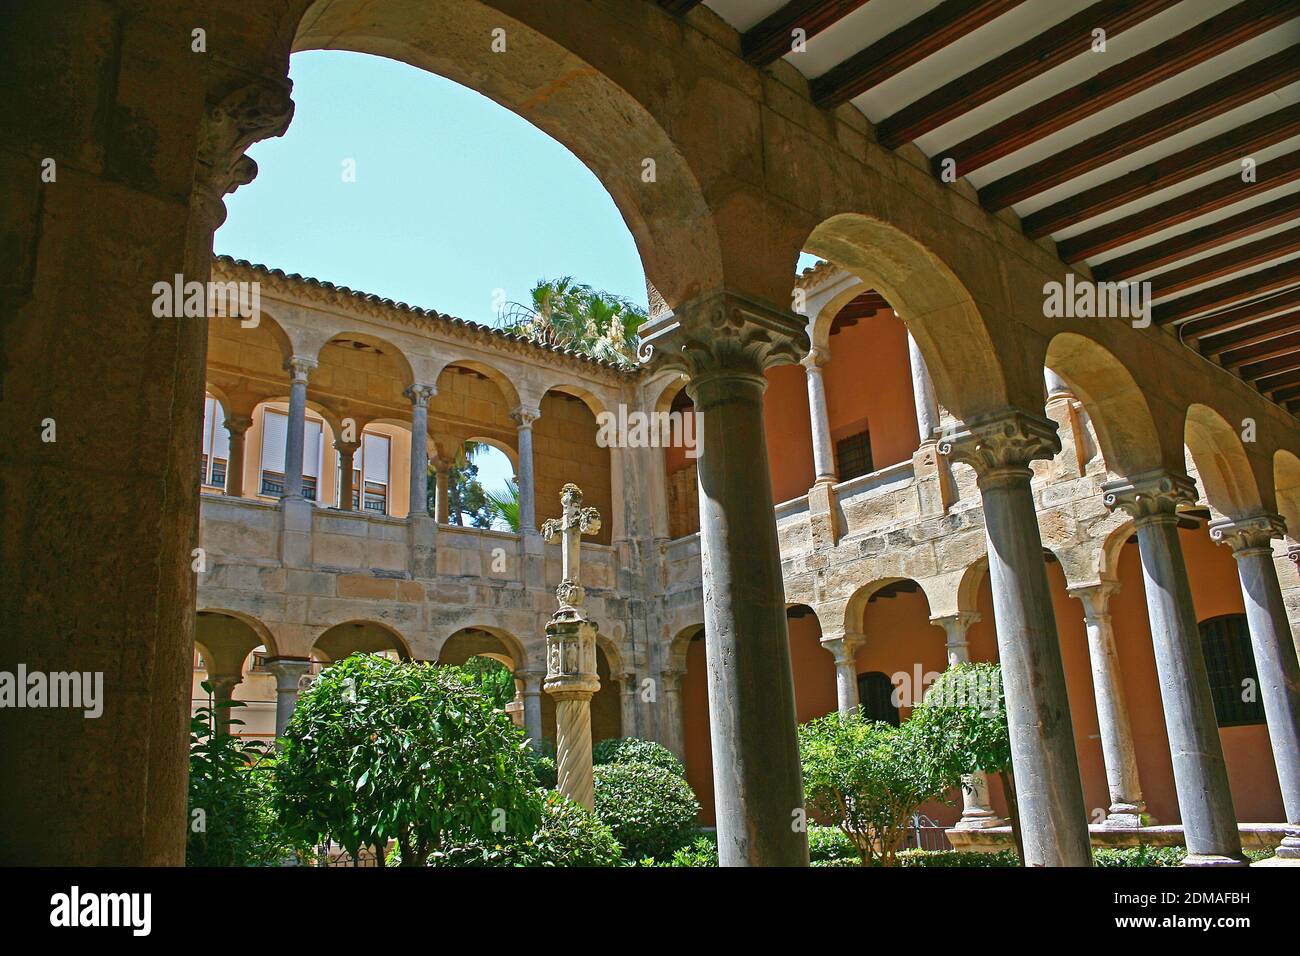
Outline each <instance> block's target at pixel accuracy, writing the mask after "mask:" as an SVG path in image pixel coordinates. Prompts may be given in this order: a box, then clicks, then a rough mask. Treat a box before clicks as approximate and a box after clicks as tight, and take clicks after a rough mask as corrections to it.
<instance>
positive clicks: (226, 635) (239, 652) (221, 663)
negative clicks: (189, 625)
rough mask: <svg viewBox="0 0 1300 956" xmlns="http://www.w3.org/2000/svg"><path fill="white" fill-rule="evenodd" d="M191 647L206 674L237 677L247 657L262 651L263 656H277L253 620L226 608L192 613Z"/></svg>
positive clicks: (270, 639) (269, 639)
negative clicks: (194, 647)
mask: <svg viewBox="0 0 1300 956" xmlns="http://www.w3.org/2000/svg"><path fill="white" fill-rule="evenodd" d="M194 644H195V646H196V647H198V648H199V652H200V653H201V654H203V659H204V661H205V662H206V664H207V666H208V670H209V673H214V672H221V673H239V672H240V670H241V669H242V666H243V663H244V661H245V660H246V659H247V658H248V655H249V654H251V653H252V652H253V651H255V650H257V648H259V647H265V648H266V652H267V656H269V657H275V656H276V655H277V653H278V651H277V648H276V643H275V638H274V637H273V636H272V635H271V631H270V629H269V628H267V626H266V625H265V624H263V623H262V622H261V621H259V620H257V618H255V617H253V616H251V615H249V614H245V613H243V612H240V611H232V610H230V609H228V608H210V607H204V608H202V609H200V610H199V611H197V612H196V615H195V625H194Z"/></svg>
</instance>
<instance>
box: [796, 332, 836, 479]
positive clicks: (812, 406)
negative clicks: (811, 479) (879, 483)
mask: <svg viewBox="0 0 1300 956" xmlns="http://www.w3.org/2000/svg"><path fill="white" fill-rule="evenodd" d="M829 358H830V356H829V355H827V354H826V353H825V352H824V351H823V350H821V349H813V350H812V351H810V352H809V353H808V354H807V355H806V356H805V357H804V358H803V360H802V362H801V363H800V364H801V365H803V367H804V372H805V373H806V374H807V378H808V414H809V417H810V419H811V422H812V443H813V470H814V471H815V472H816V480H817V481H819V482H832V483H833V482H834V481H835V480H836V479H835V471H836V469H835V449H834V447H833V446H832V445H831V419H830V414H829V413H828V412H827V410H826V382H825V381H824V380H823V379H822V366H823V365H825V364H826V362H827V360H828V359H829Z"/></svg>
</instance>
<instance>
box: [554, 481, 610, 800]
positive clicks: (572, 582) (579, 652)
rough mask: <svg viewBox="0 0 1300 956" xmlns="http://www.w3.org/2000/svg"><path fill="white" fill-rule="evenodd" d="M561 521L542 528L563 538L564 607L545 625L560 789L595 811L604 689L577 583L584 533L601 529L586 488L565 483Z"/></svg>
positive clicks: (593, 637) (592, 626)
mask: <svg viewBox="0 0 1300 956" xmlns="http://www.w3.org/2000/svg"><path fill="white" fill-rule="evenodd" d="M560 503H561V504H562V505H563V506H564V512H563V515H562V517H559V518H551V519H549V520H548V521H547V522H546V523H545V524H544V525H542V537H544V538H545V539H546V540H547V541H554V540H555V539H556V538H559V539H560V553H561V555H562V557H563V562H564V564H563V567H564V571H563V575H562V579H561V581H560V586H559V587H558V588H556V589H555V596H556V597H557V598H558V599H559V601H560V608H559V610H557V611H556V612H555V614H553V615H552V616H551V620H550V622H549V623H548V624H547V625H546V682H545V683H544V684H543V685H542V686H543V687H544V689H545V690H546V692H547V693H548V694H550V695H551V697H553V698H554V699H555V731H556V739H555V770H556V777H557V784H558V788H559V791H560V792H561V793H562V794H564V795H565V796H566V797H568V798H569V799H570V800H573V801H574V802H575V803H580V804H582V806H584V807H586V808H587V809H588V810H591V809H593V808H594V806H595V789H594V786H593V779H592V767H591V698H592V695H593V694H595V693H596V691H598V690H600V678H599V677H598V676H597V674H596V631H597V628H596V625H595V623H594V622H592V621H589V620H587V618H586V615H584V614H583V611H582V604H583V600H584V598H585V594H584V593H583V590H582V585H581V584H580V583H579V580H580V579H579V558H580V554H579V551H580V548H581V546H582V536H583V535H584V534H595V533H596V532H597V531H599V530H600V515H599V514H598V513H597V512H596V509H595V508H584V507H582V489H580V488H579V487H578V486H577V485H574V484H568V485H565V486H564V488H563V490H562V491H561V492H560Z"/></svg>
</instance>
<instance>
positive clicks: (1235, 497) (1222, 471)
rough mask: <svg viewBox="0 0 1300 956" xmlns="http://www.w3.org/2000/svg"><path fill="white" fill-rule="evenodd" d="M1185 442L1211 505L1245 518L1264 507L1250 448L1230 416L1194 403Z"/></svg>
mask: <svg viewBox="0 0 1300 956" xmlns="http://www.w3.org/2000/svg"><path fill="white" fill-rule="evenodd" d="M1183 441H1184V442H1185V444H1186V446H1187V453H1188V454H1189V455H1191V458H1192V462H1193V463H1194V464H1195V465H1196V472H1197V474H1198V475H1199V476H1200V479H1201V493H1202V494H1204V495H1205V500H1206V501H1207V502H1208V503H1209V505H1210V507H1211V508H1213V509H1214V510H1215V511H1217V512H1219V513H1220V514H1223V515H1227V516H1228V517H1230V518H1241V517H1244V516H1245V515H1247V514H1250V513H1252V512H1257V511H1259V510H1260V509H1261V508H1262V507H1263V502H1262V501H1261V499H1260V495H1259V485H1258V484H1257V483H1256V482H1255V474H1254V472H1253V471H1252V470H1251V467H1250V461H1249V459H1248V458H1247V457H1246V447H1245V445H1243V444H1242V442H1241V438H1240V436H1239V435H1238V434H1237V432H1236V430H1235V429H1234V428H1233V427H1232V426H1231V425H1229V424H1228V422H1227V419H1225V418H1224V417H1223V416H1222V415H1220V414H1219V413H1218V412H1216V411H1215V410H1214V409H1212V408H1210V407H1209V406H1207V405H1201V404H1198V403H1193V404H1192V405H1190V406H1189V407H1188V409H1187V421H1186V424H1185V425H1184V438H1183Z"/></svg>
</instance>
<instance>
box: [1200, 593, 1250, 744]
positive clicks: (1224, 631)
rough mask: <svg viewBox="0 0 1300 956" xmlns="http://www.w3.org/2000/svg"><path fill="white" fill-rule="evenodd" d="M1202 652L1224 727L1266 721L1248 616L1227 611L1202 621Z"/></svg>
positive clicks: (1216, 708)
mask: <svg viewBox="0 0 1300 956" xmlns="http://www.w3.org/2000/svg"><path fill="white" fill-rule="evenodd" d="M1201 651H1202V652H1203V653H1204V655H1205V669H1206V670H1207V671H1208V672H1209V675H1210V694H1211V696H1212V697H1213V698H1214V714H1215V716H1216V717H1218V719H1219V726H1220V727H1242V726H1246V725H1248V724H1262V723H1264V705H1263V703H1261V701H1260V699H1259V674H1258V673H1257V672H1256V670H1255V655H1254V654H1253V653H1251V650H1250V630H1249V628H1248V627H1247V625H1246V615H1244V614H1225V615H1223V616H1222V617H1212V618H1210V619H1209V620H1206V621H1202V622H1201Z"/></svg>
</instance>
